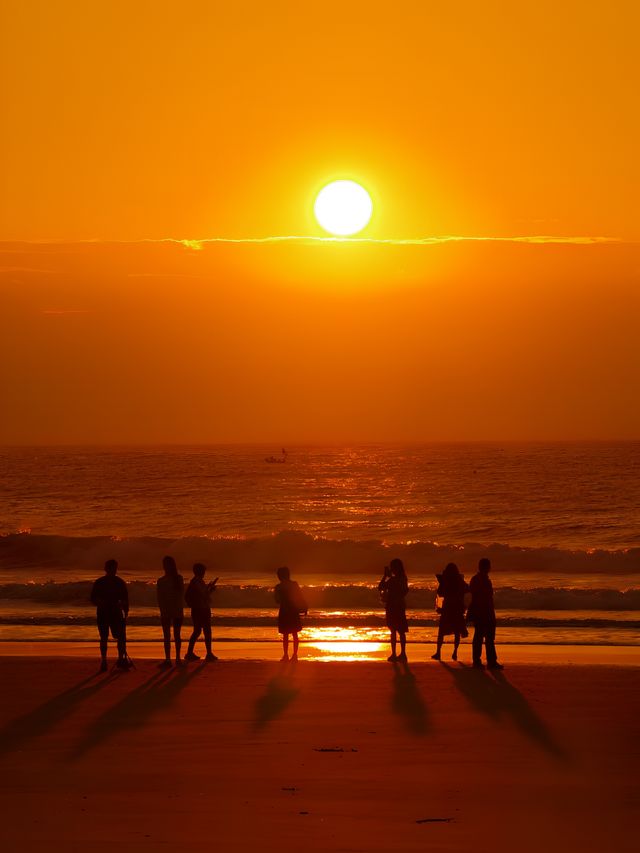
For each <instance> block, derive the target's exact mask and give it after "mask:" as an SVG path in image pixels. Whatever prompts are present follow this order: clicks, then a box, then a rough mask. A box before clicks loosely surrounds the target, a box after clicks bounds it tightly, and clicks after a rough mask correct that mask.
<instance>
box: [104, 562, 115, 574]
mask: <svg viewBox="0 0 640 853" xmlns="http://www.w3.org/2000/svg"><path fill="white" fill-rule="evenodd" d="M104 570H105V573H106V574H108V575H115V574H116V572H117V571H118V561H117V560H107V562H106V563H105V564H104Z"/></svg>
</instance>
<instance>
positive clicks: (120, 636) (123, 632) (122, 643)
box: [111, 617, 127, 661]
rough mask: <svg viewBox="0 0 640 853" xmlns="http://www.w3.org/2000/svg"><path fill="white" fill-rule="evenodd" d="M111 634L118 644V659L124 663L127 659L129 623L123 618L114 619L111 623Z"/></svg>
mask: <svg viewBox="0 0 640 853" xmlns="http://www.w3.org/2000/svg"><path fill="white" fill-rule="evenodd" d="M111 634H112V636H113V638H114V639H115V641H116V642H117V644H118V659H119V660H121V661H123V660H126V658H127V623H126V622H125V621H124V619H123V618H122V617H120V618H118V619H114V620H113V621H112V623H111Z"/></svg>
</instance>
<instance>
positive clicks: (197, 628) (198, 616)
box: [184, 563, 218, 660]
mask: <svg viewBox="0 0 640 853" xmlns="http://www.w3.org/2000/svg"><path fill="white" fill-rule="evenodd" d="M206 571H207V567H206V566H204V565H203V564H202V563H196V564H195V565H194V567H193V577H192V578H191V580H190V581H189V586H188V587H187V591H186V593H185V596H184V598H185V601H186V602H187V604H188V605H189V607H190V608H191V620H192V622H193V633H192V634H191V636H190V637H189V650H188V651H187V653H186V655H185V656H184V658H185V660H200V656H199V655H197V654H195V652H194V651H193V648H194V646H195V644H196V640H197V639H198V637H199V636H200V634H204V646H205V649H206V650H207V654H206V657H205V660H218V658H217V657H216V656H215V655H214V653H213V652H212V651H211V593H212V592H213V591H214V589H215V588H216V584H217V582H218V578H216V579H215V580H214V581H211V583H205V580H204V573H205V572H206Z"/></svg>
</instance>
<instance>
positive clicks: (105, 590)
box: [91, 560, 131, 672]
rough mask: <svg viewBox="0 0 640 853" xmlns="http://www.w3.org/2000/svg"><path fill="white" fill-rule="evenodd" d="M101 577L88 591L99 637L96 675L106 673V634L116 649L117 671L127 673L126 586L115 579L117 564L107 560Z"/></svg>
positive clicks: (127, 597) (128, 663)
mask: <svg viewBox="0 0 640 853" xmlns="http://www.w3.org/2000/svg"><path fill="white" fill-rule="evenodd" d="M104 572H105V573H104V576H103V577H101V578H98V580H97V581H96V582H95V583H94V585H93V589H92V590H91V603H92V604H95V606H96V619H97V621H98V633H99V634H100V655H101V657H102V663H101V665H100V671H101V672H106V670H107V645H108V640H109V631H111V636H112V637H113V639H114V640H115V641H116V643H117V645H118V662H117V663H116V666H117V667H118V668H119V669H129V667H130V666H131V663H130V662H129V658H128V657H127V627H126V619H127V616H128V615H129V594H128V592H127V585H126V583H125V582H124V581H123V580H122V578H119V577H118V576H117V572H118V563H117V562H116V560H107V562H106V563H105V564H104Z"/></svg>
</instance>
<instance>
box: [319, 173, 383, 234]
mask: <svg viewBox="0 0 640 853" xmlns="http://www.w3.org/2000/svg"><path fill="white" fill-rule="evenodd" d="M313 212H314V214H315V217H316V219H317V220H318V224H319V225H320V226H321V227H322V228H324V230H325V231H328V232H329V234H334V235H335V236H337V237H348V236H350V235H351V234H357V233H358V231H362V229H363V228H364V227H365V225H367V224H368V222H369V220H370V219H371V214H372V212H373V202H372V201H371V196H370V195H369V193H368V192H367V191H366V190H365V188H364V187H362V186H360V184H357V183H356V182H355V181H332V182H331V183H330V184H327V185H326V186H324V187H323V188H322V189H321V190H320V192H319V193H318V195H317V196H316V200H315V203H314V205H313Z"/></svg>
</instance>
